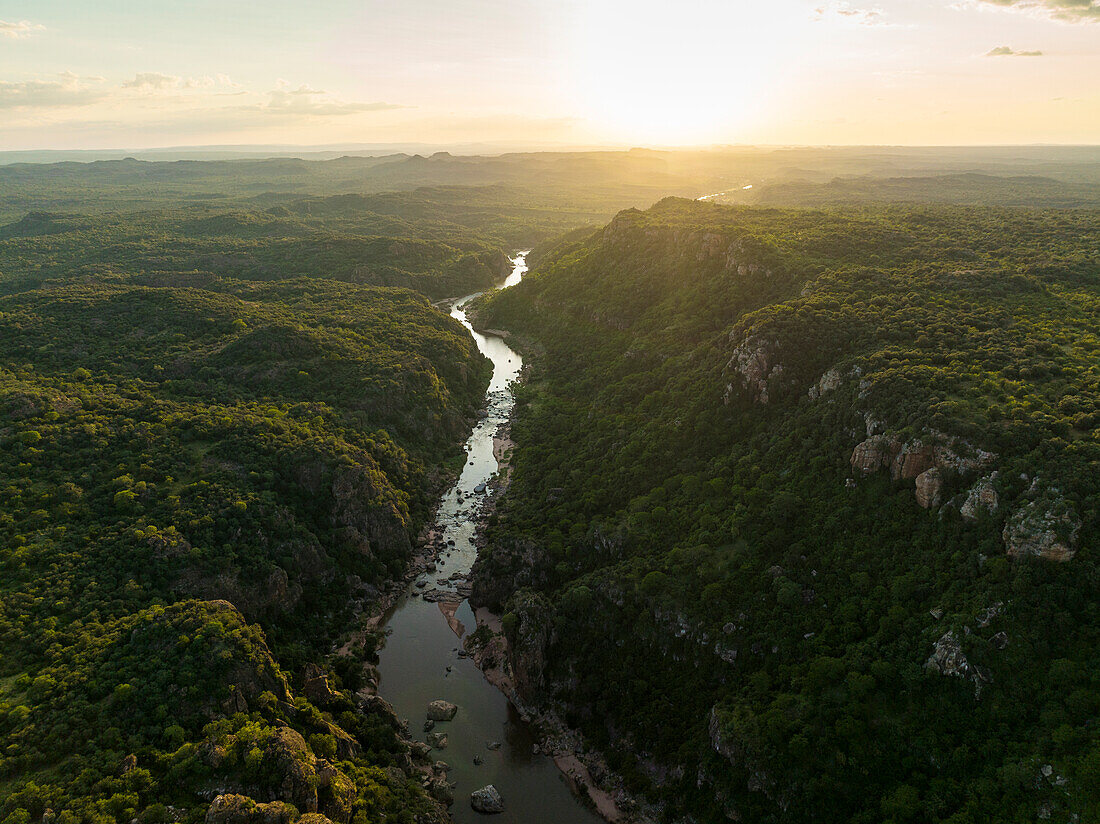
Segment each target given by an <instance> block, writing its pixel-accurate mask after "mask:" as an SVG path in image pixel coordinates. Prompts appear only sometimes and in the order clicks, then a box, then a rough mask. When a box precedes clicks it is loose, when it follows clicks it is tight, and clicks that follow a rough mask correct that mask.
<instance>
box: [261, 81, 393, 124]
mask: <svg viewBox="0 0 1100 824" xmlns="http://www.w3.org/2000/svg"><path fill="white" fill-rule="evenodd" d="M405 108H408V107H407V106H402V105H400V104H397V103H382V102H374V103H355V102H347V101H343V100H336V99H334V98H331V97H329V96H328V93H327V92H325V91H324V90H322V89H314V88H312V87H310V86H307V85H305V84H302V85H300V86H298V87H296V88H295V87H292V86H291V85H290V84H289V83H287V82H286V81H285V80H280V81H279V85H278V87H277V88H275V89H273V90H272V91H271V92H269V93H268V98H267V102H266V103H264V104H262V105H261V106H259V109H260V110H261V111H264V112H268V113H270V114H283V115H327V116H340V115H348V114H359V113H361V112H380V111H387V110H390V109H405Z"/></svg>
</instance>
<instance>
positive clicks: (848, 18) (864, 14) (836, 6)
mask: <svg viewBox="0 0 1100 824" xmlns="http://www.w3.org/2000/svg"><path fill="white" fill-rule="evenodd" d="M812 19H814V20H829V19H831V20H836V21H839V22H846V23H852V24H855V25H859V26H889V25H891V24H890V23H888V22H887V21H886V20H885V19H884V17H883V11H882V9H857V8H853V7H852V5H851V4H850V3H845V2H838V3H829V4H828V5H824V6H818V7H817V8H815V9H814V13H813V18H812Z"/></svg>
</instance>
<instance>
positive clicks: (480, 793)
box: [470, 784, 504, 815]
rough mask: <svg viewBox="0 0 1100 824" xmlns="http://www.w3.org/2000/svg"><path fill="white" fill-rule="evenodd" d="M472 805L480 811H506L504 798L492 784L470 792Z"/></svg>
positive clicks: (490, 812) (488, 813)
mask: <svg viewBox="0 0 1100 824" xmlns="http://www.w3.org/2000/svg"><path fill="white" fill-rule="evenodd" d="M470 806H471V807H473V808H474V810H476V811H477V812H479V813H485V814H486V815H492V814H493V813H502V812H504V799H503V798H501V797H500V793H499V792H497V788H496V787H494V786H493V785H492V784H489V785H487V786H485V787H482V788H481V789H480V790H474V791H473V792H472V793H470Z"/></svg>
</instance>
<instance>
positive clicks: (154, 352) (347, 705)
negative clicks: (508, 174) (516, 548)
mask: <svg viewBox="0 0 1100 824" xmlns="http://www.w3.org/2000/svg"><path fill="white" fill-rule="evenodd" d="M316 207H325V208H334V207H333V205H332V204H331V203H325V202H323V201H321V202H318V203H314V204H307V206H305V207H300V208H298V209H297V210H296V211H294V210H291V209H289V208H285V207H280V209H281V210H282V212H281V213H280V214H274V213H272V212H262V211H253V212H242V211H221V212H212V211H210V210H200V209H187V208H180V209H176V210H171V211H165V212H157V213H145V214H141V215H125V214H111V215H97V216H93V217H83V216H73V215H70V216H57V215H42V214H35V215H29V216H27V217H25V218H23V219H21V220H20V221H18V222H16V223H14V224H10V225H8V226H6V227H3V228H0V238H2V239H0V272H2V276H0V282H2V284H3V286H2V289H0V451H2V452H3V453H4V460H3V461H2V469H0V476H2V477H0V501H2V502H0V567H2V570H3V576H2V583H0V639H2V641H0V734H2V735H3V738H4V748H3V750H2V752H0V799H3V800H2V802H0V818H3V819H4V820H5V821H7V822H9V823H10V824H21V822H25V821H28V820H33V819H39V818H43V817H44V818H45V819H52V820H61V821H64V822H71V823H72V824H75V822H78V821H95V822H100V823H101V824H103V823H105V822H109V821H118V822H130V821H132V820H133V819H135V818H137V819H139V820H141V821H143V822H160V821H169V820H173V821H175V820H188V821H199V820H202V818H203V816H204V815H205V814H206V810H207V807H208V806H209V804H210V801H211V799H212V798H214V796H215V795H217V794H219V793H223V792H230V793H239V794H241V795H243V796H249V797H252V798H254V799H255V800H257V801H266V800H268V799H269V798H276V799H281V801H280V802H279V803H278V804H277V805H276V806H275V807H267V808H263V809H260V810H259V811H258V812H256V813H255V814H256V815H258V816H261V817H264V820H265V821H272V822H289V821H290V820H293V819H295V818H297V815H298V814H299V813H306V812H310V811H313V810H319V811H320V812H321V813H323V814H325V815H327V816H328V817H330V818H331V819H333V820H334V821H338V822H352V821H355V822H358V823H359V824H366V823H367V822H372V821H381V820H387V821H409V822H411V821H413V820H436V819H437V818H439V817H440V815H441V813H440V810H439V808H438V807H437V806H436V805H435V804H434V802H432V801H431V800H430V799H429V798H428V797H427V795H426V794H425V792H424V791H423V790H422V789H421V787H420V784H419V774H417V773H415V772H413V771H412V770H411V762H410V761H409V754H408V748H407V746H406V745H405V744H403V743H402V742H401V741H400V740H399V739H398V738H397V736H396V735H395V732H394V724H395V721H394V719H393V718H392V715H391V714H390V713H389V712H388V711H387V709H386V708H385V707H384V706H382V705H380V704H378V703H366V704H364V703H363V700H362V699H360V698H358V697H355V696H354V695H353V694H352V691H353V690H355V689H357V688H358V687H359V686H360V685H361V667H360V666H359V664H360V663H361V662H362V660H363V659H364V658H369V657H370V656H371V655H373V647H372V646H371V641H370V639H368V641H367V646H365V647H359V648H353V649H352V650H351V654H350V657H342V658H333V659H326V654H327V653H328V652H329V650H330V647H331V645H332V642H333V641H334V639H336V638H337V637H338V636H339V635H340V634H341V633H343V632H344V631H346V630H347V628H348V627H351V626H354V622H355V616H356V612H355V608H356V604H359V603H366V604H370V603H371V602H373V601H374V600H375V599H376V598H377V596H378V592H379V589H381V588H382V587H384V586H385V585H386V584H388V583H390V582H391V581H392V580H393V579H394V578H395V577H396V576H397V575H398V574H400V573H401V572H402V571H403V570H404V567H405V564H406V562H407V560H408V558H409V556H410V554H411V550H412V542H413V540H414V539H415V537H416V535H417V533H418V532H419V530H420V528H421V526H422V525H423V524H424V522H425V521H426V519H427V517H428V515H429V511H430V507H431V504H432V502H433V500H434V498H435V496H436V495H437V494H438V491H439V488H440V486H441V482H442V481H443V480H444V476H445V473H444V472H443V467H444V465H445V464H446V462H447V461H448V460H449V459H450V458H451V457H452V456H457V454H458V449H457V444H458V443H459V442H460V441H461V439H462V437H463V435H464V434H465V431H466V428H467V426H468V421H469V420H471V419H472V418H473V416H474V413H475V411H476V409H477V407H478V406H479V405H480V404H481V402H482V398H483V393H484V389H485V386H486V383H487V381H488V377H489V364H488V362H487V361H486V360H484V359H483V358H482V357H481V355H479V354H478V353H477V350H476V348H475V346H474V343H473V341H472V339H471V338H470V336H469V335H468V334H466V333H465V331H464V330H463V329H462V328H461V327H460V326H459V325H458V324H457V323H456V322H454V321H453V320H452V319H450V318H449V317H447V316H446V315H445V314H444V313H442V312H440V311H438V310H436V309H434V308H433V307H432V306H431V304H430V303H429V300H428V298H427V297H425V296H424V295H421V294H417V293H416V292H413V291H409V290H406V289H395V288H385V287H379V286H372V285H365V284H364V283H362V282H359V281H366V282H371V281H374V282H383V283H387V282H394V281H396V282H401V283H403V284H405V285H419V286H422V287H423V290H424V291H425V292H429V293H432V294H438V293H440V292H446V291H447V290H448V289H452V288H456V289H459V290H460V291H461V290H466V289H469V288H472V287H473V286H475V285H478V284H484V283H486V282H489V281H490V279H491V278H493V277H495V276H496V274H497V273H498V272H499V270H500V265H499V263H500V261H502V260H503V254H502V252H501V251H500V249H499V246H497V245H496V244H494V243H491V242H487V241H479V240H474V241H471V242H466V241H462V240H461V238H460V235H461V234H462V232H461V231H460V230H459V229H458V228H456V227H453V226H450V227H446V228H445V229H441V228H440V227H439V225H438V223H437V224H435V225H431V224H430V221H428V220H426V219H425V220H422V221H420V222H419V223H413V222H408V221H404V220H401V219H398V218H392V219H389V218H387V219H386V220H391V222H392V223H393V224H394V225H392V226H386V227H383V229H379V230H378V231H376V232H375V233H374V234H373V235H372V236H370V237H366V236H363V235H361V234H360V235H355V236H353V233H352V230H349V229H347V227H345V226H342V225H340V220H339V218H338V217H334V218H332V220H331V222H330V223H329V224H328V225H326V226H321V225H320V221H319V220H315V219H310V218H307V217H304V216H305V215H308V214H309V209H310V208H316ZM350 212H352V213H354V214H353V216H352V217H350V218H349V221H351V222H352V223H355V224H356V225H357V226H358V227H359V230H360V231H361V230H362V229H363V225H364V224H365V223H367V222H370V223H372V224H378V225H381V224H382V223H383V222H384V220H383V218H381V217H379V216H377V215H365V213H364V212H363V210H362V209H359V208H355V207H352V208H351V209H350ZM353 229H354V227H353ZM417 231H419V235H418V234H417ZM399 235H400V236H399ZM215 258H217V259H215ZM391 261H393V263H392V264H391ZM354 265H361V266H362V267H363V269H364V270H366V271H365V274H364V273H361V272H358V271H356V270H353V269H352V268H351V267H353V266H354ZM397 267H401V271H400V273H399V274H398V275H394V274H392V273H393V272H394V271H396V270H397ZM334 277H341V278H343V279H344V280H350V281H354V282H352V283H348V282H339V281H338V280H335V279H333V278H334ZM316 664H323V665H331V666H332V669H330V671H329V675H328V679H329V681H330V683H331V686H332V687H333V688H334V689H335V690H337V692H332V691H330V690H329V688H328V687H324V688H320V687H318V683H319V682H318V681H317V678H319V677H321V678H323V676H320V675H319V673H320V670H312V671H310V670H309V669H308V667H309V666H315V665H316ZM288 677H289V681H290V686H288V680H287V679H288ZM308 678H312V679H313V681H312V683H313V686H312V687H310V685H309V684H307V683H306V682H307V679H308ZM291 687H293V688H294V689H295V690H296V691H292V690H291ZM341 688H343V689H344V690H345V692H339V690H340V689H341ZM303 690H304V691H303ZM283 802H285V803H286V804H288V805H290V806H283ZM242 803H243V802H242ZM249 803H251V802H249Z"/></svg>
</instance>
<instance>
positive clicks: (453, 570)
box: [378, 253, 602, 824]
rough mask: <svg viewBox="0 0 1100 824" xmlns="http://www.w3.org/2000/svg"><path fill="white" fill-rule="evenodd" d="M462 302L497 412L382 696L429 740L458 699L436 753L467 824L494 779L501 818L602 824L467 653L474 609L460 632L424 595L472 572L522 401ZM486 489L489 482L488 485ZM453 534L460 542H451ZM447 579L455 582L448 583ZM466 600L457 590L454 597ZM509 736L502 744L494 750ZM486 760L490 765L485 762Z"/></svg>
mask: <svg viewBox="0 0 1100 824" xmlns="http://www.w3.org/2000/svg"><path fill="white" fill-rule="evenodd" d="M526 257H527V255H526V253H521V254H519V255H517V256H516V257H515V258H514V259H513V260H512V267H513V268H512V272H511V274H510V275H509V276H508V278H507V279H506V280H505V281H504V284H503V286H504V287H505V288H506V287H509V286H514V285H515V284H517V283H519V282H520V280H521V279H522V278H523V275H524V273H525V272H526V271H527V262H526ZM477 294H480V293H476V294H474V295H468V296H466V297H464V298H460V299H459V300H457V301H455V302H454V304H453V305H452V307H451V316H452V317H454V318H456V319H457V320H458V321H459V322H460V323H462V325H463V326H465V327H466V328H467V329H469V330H470V332H471V334H473V336H474V340H475V341H476V342H477V347H478V349H480V350H481V352H482V354H484V355H485V356H486V357H488V358H489V359H490V360H491V361H492V362H493V377H492V379H491V381H490V383H489V389H488V405H487V409H488V413H489V414H488V417H486V418H483V419H481V420H479V421H478V424H477V425H476V426H475V427H474V430H473V432H472V433H471V434H470V437H469V439H468V440H467V441H466V455H467V458H466V465H465V467H463V470H462V473H461V475H460V476H459V478H458V480H457V481H456V483H455V485H454V486H453V487H452V488H451V489H449V490H448V491H447V493H446V494H445V495H444V496H443V499H442V501H441V502H440V506H439V510H438V513H437V516H436V526H437V527H438V528H439V530H440V531H441V532H442V533H443V538H444V541H445V542H447V544H448V551H446V552H444V553H443V555H442V556H441V557H440V558H439V560H438V568H437V569H436V570H435V571H434V572H427V573H424V574H422V575H421V576H420V577H419V578H417V579H416V580H414V581H413V582H412V584H411V585H410V586H409V589H408V590H407V591H406V592H405V594H404V595H403V596H402V597H401V599H400V600H399V601H398V602H397V603H396V604H395V606H394V608H393V610H392V611H391V613H390V615H389V616H388V620H387V622H386V628H387V632H388V634H389V635H388V638H387V639H386V644H385V646H384V647H383V648H382V650H381V652H380V654H379V655H380V661H379V665H378V672H379V676H380V681H379V693H380V694H381V695H382V697H383V698H385V699H386V700H387V701H389V702H390V703H391V704H392V705H393V707H394V709H395V710H396V711H397V714H398V716H399V717H401V718H406V719H408V722H409V731H410V733H411V734H412V737H413V738H414V739H416V740H418V741H426V740H427V733H426V732H424V731H423V727H422V725H423V723H424V720H425V717H426V715H425V714H426V710H427V705H428V703H429V702H430V701H434V700H436V699H443V700H445V701H450V702H451V703H453V704H457V705H458V713H457V714H456V715H455V717H454V719H453V720H452V721H449V722H445V723H443V722H441V723H438V724H436V726H435V729H434V732H445V733H447V736H448V744H447V747H446V748H445V749H442V750H435V751H434V752H433V757H434V758H436V759H438V760H443V761H446V762H447V763H448V764H449V765H450V767H451V769H450V771H449V772H448V778H449V780H450V781H451V783H452V784H453V785H454V788H455V789H454V793H455V803H454V806H453V807H452V808H451V814H452V815H453V816H454V819H455V821H457V822H459V824H466V823H467V822H482V821H485V820H487V819H490V817H488V816H485V815H482V814H480V813H477V812H474V810H473V809H472V808H471V807H470V801H469V797H470V793H471V792H473V791H474V790H476V789H479V788H481V787H484V786H485V785H486V784H492V785H493V786H495V787H496V788H497V790H498V791H499V792H500V794H501V796H502V797H503V798H504V806H505V810H504V812H503V813H501V814H499V815H494V816H491V820H492V821H494V822H501V824H540V823H541V822H546V824H595V823H596V822H601V821H602V819H601V818H600V817H599V816H598V815H596V813H594V812H592V811H591V810H590V809H589V808H587V807H585V806H584V805H583V804H582V803H581V801H580V800H579V799H578V798H577V797H576V796H575V795H574V794H573V793H572V791H571V790H570V788H569V786H568V785H567V784H566V782H565V779H564V778H563V776H562V774H561V772H560V771H559V770H558V768H557V767H556V766H555V764H554V762H553V761H552V760H551V759H550V758H549V757H548V756H546V755H542V754H537V753H535V752H533V748H534V746H535V743H536V742H535V738H534V736H533V735H532V734H531V732H530V730H529V729H528V728H527V726H526V725H525V724H524V723H523V721H522V720H521V719H520V717H519V714H518V713H517V712H516V710H515V708H514V707H513V706H512V705H511V703H510V702H509V701H508V699H507V698H505V697H504V695H503V694H502V693H501V692H500V691H499V690H497V688H496V687H494V686H492V685H491V684H490V683H489V682H488V681H486V680H485V677H484V676H483V675H482V673H481V671H480V670H479V669H478V668H477V667H476V666H475V664H474V662H473V660H472V659H470V658H460V657H459V655H458V652H459V650H460V649H461V641H460V640H459V637H458V634H457V633H456V630H457V632H461V633H466V632H471V631H473V630H474V629H475V628H476V622H475V620H474V614H473V611H472V610H471V608H470V605H469V603H468V602H467V601H465V600H462V601H461V603H460V604H459V606H458V609H457V611H456V612H455V615H454V619H455V620H456V621H457V622H458V624H460V625H461V626H460V627H456V629H452V628H451V626H450V625H449V624H448V622H447V620H446V617H445V616H444V613H443V610H442V609H441V608H440V607H441V604H438V603H429V602H428V601H426V600H425V599H424V598H423V596H422V593H424V592H431V591H433V590H443V591H447V592H453V591H455V584H454V582H453V581H452V580H451V578H452V576H455V575H457V576H459V577H460V578H461V577H465V576H466V575H468V574H469V572H470V567H471V566H472V565H473V562H474V558H475V557H476V555H477V549H476V548H475V546H474V544H473V538H474V530H475V518H476V510H477V508H478V506H480V504H481V503H482V501H483V499H484V498H485V496H486V495H491V494H492V491H491V490H489V491H486V492H480V493H478V492H475V489H478V488H479V485H481V484H486V483H488V481H489V480H490V479H491V478H492V477H493V475H494V474H495V473H496V471H497V469H498V467H497V461H496V459H495V458H494V457H493V435H494V434H495V433H496V431H497V430H498V429H499V428H500V426H501V425H502V424H503V423H505V422H506V421H507V420H508V417H509V416H510V415H511V412H512V406H513V405H514V403H515V398H514V396H513V395H512V390H511V384H512V382H513V381H515V379H516V378H517V377H518V375H519V371H520V367H521V366H522V365H523V361H522V360H521V358H520V356H519V355H518V354H517V353H516V352H514V351H512V349H511V348H509V347H508V345H507V344H506V343H505V342H504V340H503V339H502V338H499V337H497V336H495V335H483V334H481V333H479V332H475V331H474V329H473V327H472V326H471V325H470V323H469V321H468V320H467V319H466V312H465V306H466V305H467V304H468V303H469V301H471V300H472V299H473V298H475V297H476V296H477ZM482 488H483V487H482ZM450 541H453V542H454V545H453V546H451V545H450V543H449V542H450ZM444 581H446V582H444ZM451 600H452V602H453V601H457V600H459V599H458V597H457V596H456V597H455V598H453V599H451ZM496 742H499V744H500V747H499V748H497V749H489V746H488V745H489V744H491V743H496ZM475 757H478V758H479V759H480V760H481V762H482V763H481V764H475V763H474V759H475Z"/></svg>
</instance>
